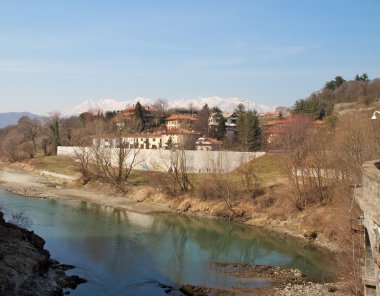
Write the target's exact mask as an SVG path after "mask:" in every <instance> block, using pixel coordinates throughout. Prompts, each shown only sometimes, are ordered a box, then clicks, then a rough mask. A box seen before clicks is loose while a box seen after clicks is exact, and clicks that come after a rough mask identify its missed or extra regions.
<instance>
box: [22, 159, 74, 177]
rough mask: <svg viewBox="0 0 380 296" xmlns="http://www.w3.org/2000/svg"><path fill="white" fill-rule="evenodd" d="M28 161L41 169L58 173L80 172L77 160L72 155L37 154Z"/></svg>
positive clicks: (70, 173)
mask: <svg viewBox="0 0 380 296" xmlns="http://www.w3.org/2000/svg"><path fill="white" fill-rule="evenodd" d="M26 162H27V163H28V164H29V165H31V166H33V167H35V168H37V169H39V170H45V171H49V172H53V173H57V174H64V175H71V176H72V175H75V174H77V173H78V169H77V167H76V165H75V161H74V160H73V159H72V158H70V157H64V156H42V155H37V156H36V157H34V158H32V159H29V160H28V161H26Z"/></svg>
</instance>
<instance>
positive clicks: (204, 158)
mask: <svg viewBox="0 0 380 296" xmlns="http://www.w3.org/2000/svg"><path fill="white" fill-rule="evenodd" d="M91 149H92V148H90V147H87V148H85V151H86V152H88V153H89V152H90V151H91ZM82 151H83V148H80V147H68V146H59V147H58V155H60V156H70V157H75V156H76V153H82ZM104 151H105V153H109V155H110V157H111V162H112V163H113V164H116V163H117V154H118V148H104ZM135 151H136V153H137V156H136V158H137V160H138V162H139V164H138V165H137V166H136V167H135V169H137V170H146V171H163V172H165V171H168V170H169V169H170V167H171V163H172V160H173V159H175V158H176V157H177V155H178V154H177V153H178V152H177V151H171V150H161V149H159V150H154V149H140V150H135ZM184 152H185V155H186V166H187V169H188V172H193V173H207V172H230V171H232V170H234V169H236V168H238V167H239V166H240V165H241V164H242V163H246V162H248V161H250V160H252V159H254V158H257V157H260V156H263V155H265V152H233V151H196V150H185V151H184ZM133 154H134V151H133V150H131V151H130V153H129V155H128V158H127V161H126V165H129V164H130V162H131V160H132V158H133Z"/></svg>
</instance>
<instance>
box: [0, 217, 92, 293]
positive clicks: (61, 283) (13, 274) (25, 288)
mask: <svg viewBox="0 0 380 296" xmlns="http://www.w3.org/2000/svg"><path fill="white" fill-rule="evenodd" d="M44 245H45V241H44V240H43V239H42V238H41V237H39V236H38V235H36V234H34V233H33V231H28V230H25V229H23V228H21V227H18V226H16V225H13V224H11V223H7V222H5V220H4V214H3V213H2V212H0V295H7V296H13V295H15V296H16V295H17V296H26V295H54V296H55V295H63V292H64V289H66V288H71V289H75V288H76V286H77V285H78V284H80V283H83V282H86V280H84V279H82V278H80V277H78V276H66V274H65V270H67V269H70V268H73V266H68V265H61V264H59V262H57V261H55V260H52V259H51V258H50V254H49V252H48V251H47V250H45V249H44Z"/></svg>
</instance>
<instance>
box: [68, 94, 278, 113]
mask: <svg viewBox="0 0 380 296" xmlns="http://www.w3.org/2000/svg"><path fill="white" fill-rule="evenodd" d="M156 101H157V100H154V99H150V98H140V97H138V98H135V99H133V100H127V101H116V100H113V99H103V100H97V101H94V100H87V101H84V102H82V103H80V104H79V105H77V106H75V107H74V108H72V109H71V110H69V111H67V112H64V113H63V115H65V116H72V115H79V114H81V113H83V112H87V111H98V110H100V111H103V112H106V111H114V110H116V111H117V110H123V109H125V108H126V107H128V106H132V105H133V104H136V103H137V102H140V103H141V104H143V105H151V104H153V103H155V102H156ZM167 101H168V105H169V106H168V107H169V108H179V107H184V108H187V107H189V106H190V104H192V107H193V108H194V109H201V108H202V107H203V106H204V105H205V104H208V106H209V107H210V108H211V107H219V108H220V109H222V110H223V111H225V112H232V111H233V110H234V109H235V108H236V106H237V105H239V104H240V103H242V104H244V105H245V106H246V108H249V109H256V111H257V112H259V113H265V112H273V111H274V109H275V108H276V106H264V105H258V104H256V103H255V102H252V101H248V100H245V99H241V98H221V97H199V98H196V99H174V100H167Z"/></svg>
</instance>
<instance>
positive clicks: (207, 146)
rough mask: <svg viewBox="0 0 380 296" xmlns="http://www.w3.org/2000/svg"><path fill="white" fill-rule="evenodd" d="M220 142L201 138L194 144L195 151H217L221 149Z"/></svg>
mask: <svg viewBox="0 0 380 296" xmlns="http://www.w3.org/2000/svg"><path fill="white" fill-rule="evenodd" d="M222 144H223V142H222V141H219V140H217V139H213V138H208V137H202V138H198V140H197V141H196V142H195V150H200V151H219V150H221V148H222Z"/></svg>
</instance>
